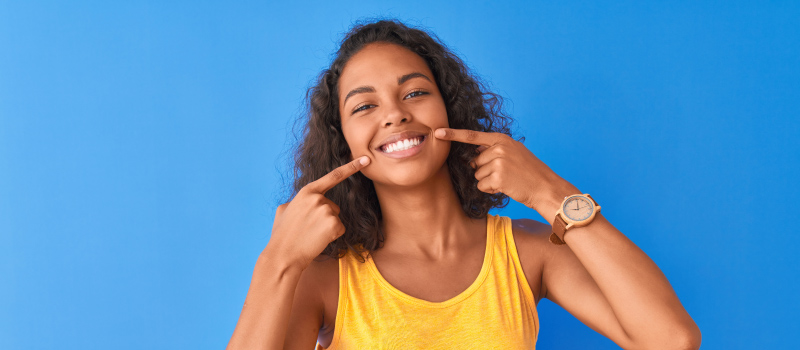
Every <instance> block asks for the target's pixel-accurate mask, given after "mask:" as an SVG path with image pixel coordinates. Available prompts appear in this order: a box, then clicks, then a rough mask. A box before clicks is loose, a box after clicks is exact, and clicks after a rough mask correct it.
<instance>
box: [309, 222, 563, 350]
mask: <svg viewBox="0 0 800 350" xmlns="http://www.w3.org/2000/svg"><path fill="white" fill-rule="evenodd" d="M512 227H513V230H512V232H513V235H514V241H515V243H516V247H517V252H518V254H519V258H520V263H521V264H522V270H523V271H524V272H525V278H526V279H527V281H528V285H530V287H531V291H532V292H533V295H534V297H535V298H536V303H537V304H538V303H539V300H540V299H541V297H542V293H541V291H542V270H543V267H544V259H543V254H541V251H542V249H544V247H543V246H542V244H545V243H547V241H546V237H547V235H549V229H550V226H549V225H547V224H543V223H540V222H537V221H533V220H528V219H519V220H512ZM485 236H486V231H485V229H484V231H483V239H480V240H477V239H476V242H475V243H474V244H472V245H471V246H470V247H468V248H466V249H465V250H464V251H465V253H464V255H461V256H460V257H459V258H458V259H455V260H453V261H437V262H435V263H432V262H431V261H428V260H424V259H419V260H410V259H408V258H404V259H403V260H401V259H399V258H398V257H396V256H393V255H392V254H391V252H388V251H385V252H381V251H380V250H379V251H376V252H373V254H372V259H373V261H374V262H375V266H376V267H378V269H379V270H380V273H381V275H382V276H383V277H384V278H385V279H386V281H387V282H389V283H390V284H391V285H392V286H394V287H395V288H397V289H399V290H400V291H402V292H404V293H406V294H408V295H410V296H413V297H415V298H418V299H422V300H428V301H432V302H442V301H446V300H449V299H452V298H453V297H455V296H457V295H458V294H460V293H461V292H463V291H464V290H466V289H467V288H468V287H469V286H470V285H471V284H472V283H473V282H474V281H475V279H476V278H477V276H478V274H479V273H480V270H481V266H482V264H483V259H484V253H485V248H486V239H485ZM542 237H545V240H543V239H542ZM315 263H317V264H321V265H322V266H321V267H322V268H321V269H319V271H320V273H324V274H326V275H327V276H338V274H339V264H338V260H336V259H328V260H325V261H323V262H315ZM420 271H424V272H422V273H421V272H420ZM318 280H319V281H320V284H319V288H320V290H321V292H322V296H323V304H324V307H323V310H322V312H323V315H324V316H323V324H322V328H320V332H319V337H318V339H317V341H318V342H319V344H320V345H322V346H323V347H325V348H327V347H329V346H330V344H331V342H332V341H333V330H334V326H335V322H336V310H337V307H338V299H339V285H338V277H337V278H319V279H318Z"/></svg>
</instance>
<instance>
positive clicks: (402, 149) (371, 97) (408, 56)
mask: <svg viewBox="0 0 800 350" xmlns="http://www.w3.org/2000/svg"><path fill="white" fill-rule="evenodd" d="M339 101H340V103H339V115H340V116H341V122H342V132H343V133H344V137H345V139H346V141H347V144H348V145H349V146H350V152H351V159H354V157H360V156H364V155H366V156H369V158H370V159H371V160H372V162H371V163H370V165H369V166H368V167H366V168H365V169H364V170H362V171H361V172H362V173H363V174H364V175H365V176H366V177H368V178H369V179H371V180H372V181H373V182H374V183H375V184H376V185H378V184H387V185H399V186H410V185H414V184H419V183H421V182H423V181H425V180H426V179H428V178H430V177H431V176H433V175H434V174H436V173H438V172H440V171H442V170H443V167H445V160H446V159H447V155H448V153H449V152H450V144H449V142H445V141H441V140H437V139H436V138H435V137H433V131H434V130H436V129H437V128H446V127H448V126H449V124H448V122H447V111H446V109H445V105H444V100H443V99H442V96H441V94H440V93H439V88H438V86H437V85H436V82H435V80H434V77H433V74H432V73H431V71H430V69H429V68H428V65H427V64H426V63H425V61H424V60H423V59H422V57H420V56H418V55H417V54H415V53H413V52H411V51H410V50H408V49H406V48H404V47H401V46H398V45H394V44H388V43H373V44H369V45H367V46H365V47H364V48H363V49H361V51H359V52H358V53H357V54H355V55H354V56H353V57H352V58H351V59H350V60H349V61H348V62H347V64H346V65H345V67H344V70H343V71H342V75H341V76H340V78H339Z"/></svg>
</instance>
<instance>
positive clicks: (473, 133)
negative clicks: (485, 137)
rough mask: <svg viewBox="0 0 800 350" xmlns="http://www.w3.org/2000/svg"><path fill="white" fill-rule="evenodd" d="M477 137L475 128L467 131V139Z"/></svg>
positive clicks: (473, 139)
mask: <svg viewBox="0 0 800 350" xmlns="http://www.w3.org/2000/svg"><path fill="white" fill-rule="evenodd" d="M477 138H478V133H477V132H475V130H468V131H467V141H475V139H477Z"/></svg>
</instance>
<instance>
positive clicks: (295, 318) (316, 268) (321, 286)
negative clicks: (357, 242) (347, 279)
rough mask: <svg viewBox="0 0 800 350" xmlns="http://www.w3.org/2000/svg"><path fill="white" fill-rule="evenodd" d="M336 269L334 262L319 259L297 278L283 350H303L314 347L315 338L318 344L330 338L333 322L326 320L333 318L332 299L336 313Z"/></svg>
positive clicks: (335, 261) (328, 259) (336, 265)
mask: <svg viewBox="0 0 800 350" xmlns="http://www.w3.org/2000/svg"><path fill="white" fill-rule="evenodd" d="M337 267H338V264H337V260H336V259H332V258H323V257H321V256H320V257H317V258H316V259H315V260H313V261H312V262H311V264H309V265H308V266H307V267H306V268H305V269H304V270H303V272H302V273H301V274H300V280H299V281H298V283H297V287H296V288H295V292H294V299H293V301H292V309H291V310H292V312H291V317H290V320H289V328H288V330H287V333H286V348H292V349H294V348H298V347H306V346H307V345H309V344H313V343H312V342H313V339H314V338H316V339H317V341H319V340H320V339H325V337H326V336H328V337H330V335H331V334H332V330H333V322H329V320H328V318H330V317H335V315H331V314H330V313H329V310H330V307H329V304H330V303H331V301H330V299H331V297H332V298H333V312H334V313H335V312H336V298H337V297H338V287H337V284H336V281H338V270H337ZM331 293H334V294H333V295H331ZM328 328H330V331H329V330H328Z"/></svg>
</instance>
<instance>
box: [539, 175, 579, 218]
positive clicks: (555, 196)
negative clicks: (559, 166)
mask: <svg viewBox="0 0 800 350" xmlns="http://www.w3.org/2000/svg"><path fill="white" fill-rule="evenodd" d="M581 193H583V192H581V191H580V190H579V189H578V188H577V187H575V186H573V185H572V184H571V183H569V182H567V181H563V182H561V183H558V184H556V185H553V186H549V187H548V188H547V190H546V191H544V193H542V195H541V196H540V197H539V199H538V200H537V201H536V203H537V205H536V207H534V208H533V209H534V210H536V211H537V212H539V215H541V216H542V217H543V218H544V219H545V220H547V221H548V223H550V225H553V220H555V217H556V212H558V209H559V208H561V204H562V203H563V202H564V197H567V196H570V195H573V194H581Z"/></svg>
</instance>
